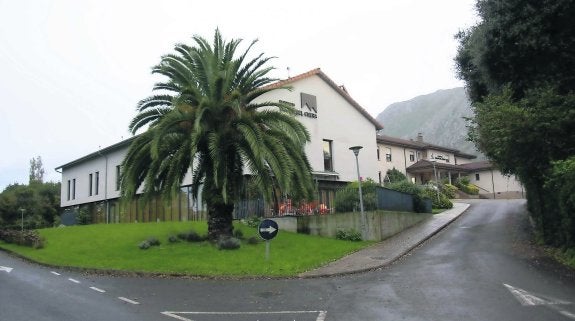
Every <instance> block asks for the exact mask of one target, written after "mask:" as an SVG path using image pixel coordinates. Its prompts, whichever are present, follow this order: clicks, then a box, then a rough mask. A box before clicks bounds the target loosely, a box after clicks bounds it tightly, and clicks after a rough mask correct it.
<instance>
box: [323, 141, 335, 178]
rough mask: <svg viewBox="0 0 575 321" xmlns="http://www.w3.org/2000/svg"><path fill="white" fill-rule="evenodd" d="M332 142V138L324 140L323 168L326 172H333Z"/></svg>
mask: <svg viewBox="0 0 575 321" xmlns="http://www.w3.org/2000/svg"><path fill="white" fill-rule="evenodd" d="M332 143H333V142H332V141H331V140H327V139H324V140H323V169H324V170H325V171H326V172H333V154H332V151H333V149H332Z"/></svg>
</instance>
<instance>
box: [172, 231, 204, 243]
mask: <svg viewBox="0 0 575 321" xmlns="http://www.w3.org/2000/svg"><path fill="white" fill-rule="evenodd" d="M178 238H179V239H181V240H184V241H188V242H203V241H205V240H207V237H206V236H202V235H200V234H198V233H196V232H195V231H188V232H183V233H179V234H178Z"/></svg>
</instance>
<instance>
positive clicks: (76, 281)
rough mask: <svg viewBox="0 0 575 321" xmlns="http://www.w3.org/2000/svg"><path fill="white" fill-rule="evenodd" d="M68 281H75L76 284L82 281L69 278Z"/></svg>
mask: <svg viewBox="0 0 575 321" xmlns="http://www.w3.org/2000/svg"><path fill="white" fill-rule="evenodd" d="M68 281H70V282H74V283H76V284H80V281H78V280H76V279H72V278H68Z"/></svg>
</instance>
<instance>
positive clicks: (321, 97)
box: [257, 75, 378, 182]
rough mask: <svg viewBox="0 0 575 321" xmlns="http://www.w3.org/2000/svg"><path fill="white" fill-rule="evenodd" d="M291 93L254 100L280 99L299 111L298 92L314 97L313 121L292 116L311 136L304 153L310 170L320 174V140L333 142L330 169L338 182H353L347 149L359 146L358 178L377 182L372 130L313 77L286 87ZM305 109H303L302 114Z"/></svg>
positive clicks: (352, 161) (353, 169) (274, 93)
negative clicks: (337, 174)
mask: <svg viewBox="0 0 575 321" xmlns="http://www.w3.org/2000/svg"><path fill="white" fill-rule="evenodd" d="M290 86H291V87H292V88H293V90H292V91H288V90H279V89H278V90H274V91H272V92H269V93H267V94H265V95H263V96H262V97H259V98H258V99H257V101H258V102H263V101H274V102H277V101H279V100H284V101H287V102H290V103H293V104H294V105H295V108H296V109H297V110H300V109H301V99H300V93H302V92H303V93H306V94H310V95H314V96H316V99H317V107H318V110H317V118H309V117H305V116H296V117H297V119H298V120H299V121H301V122H302V124H304V125H305V126H306V127H307V129H308V131H309V132H310V135H311V142H310V143H308V144H307V145H306V146H305V151H306V154H307V156H308V158H309V161H310V164H311V166H312V168H313V170H314V171H317V172H323V171H324V162H323V146H322V144H323V140H324V139H328V140H332V141H333V145H332V146H333V167H334V171H335V172H337V173H339V180H341V181H354V180H357V172H356V166H355V156H354V154H353V152H352V151H350V150H349V148H350V147H352V146H356V145H360V146H363V149H362V150H361V151H360V153H359V168H360V174H361V176H362V177H363V178H364V179H365V178H371V179H373V180H374V181H376V182H377V180H378V175H377V172H378V168H377V154H376V152H377V143H376V128H375V125H374V124H373V123H371V122H370V121H369V120H368V119H367V118H365V117H364V116H363V115H362V114H361V113H360V112H359V111H357V110H356V109H355V108H354V107H353V106H352V105H351V104H350V103H348V102H347V100H345V99H344V98H343V97H342V96H341V95H340V94H339V93H338V92H336V91H335V90H334V89H333V88H332V87H331V86H329V85H328V84H327V83H326V82H325V81H323V80H322V79H321V78H320V77H319V76H317V75H313V76H310V77H308V78H304V79H301V80H298V81H295V82H293V83H291V84H290ZM305 111H307V110H304V112H305Z"/></svg>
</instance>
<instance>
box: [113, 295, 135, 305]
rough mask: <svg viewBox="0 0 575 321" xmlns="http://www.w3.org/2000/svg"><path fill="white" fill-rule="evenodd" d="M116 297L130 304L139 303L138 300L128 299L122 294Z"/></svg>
mask: <svg viewBox="0 0 575 321" xmlns="http://www.w3.org/2000/svg"><path fill="white" fill-rule="evenodd" d="M118 299H120V300H122V301H124V302H128V303H130V304H134V305H136V304H140V302H137V301H134V300H130V299H128V298H124V297H123V296H119V297H118Z"/></svg>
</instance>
